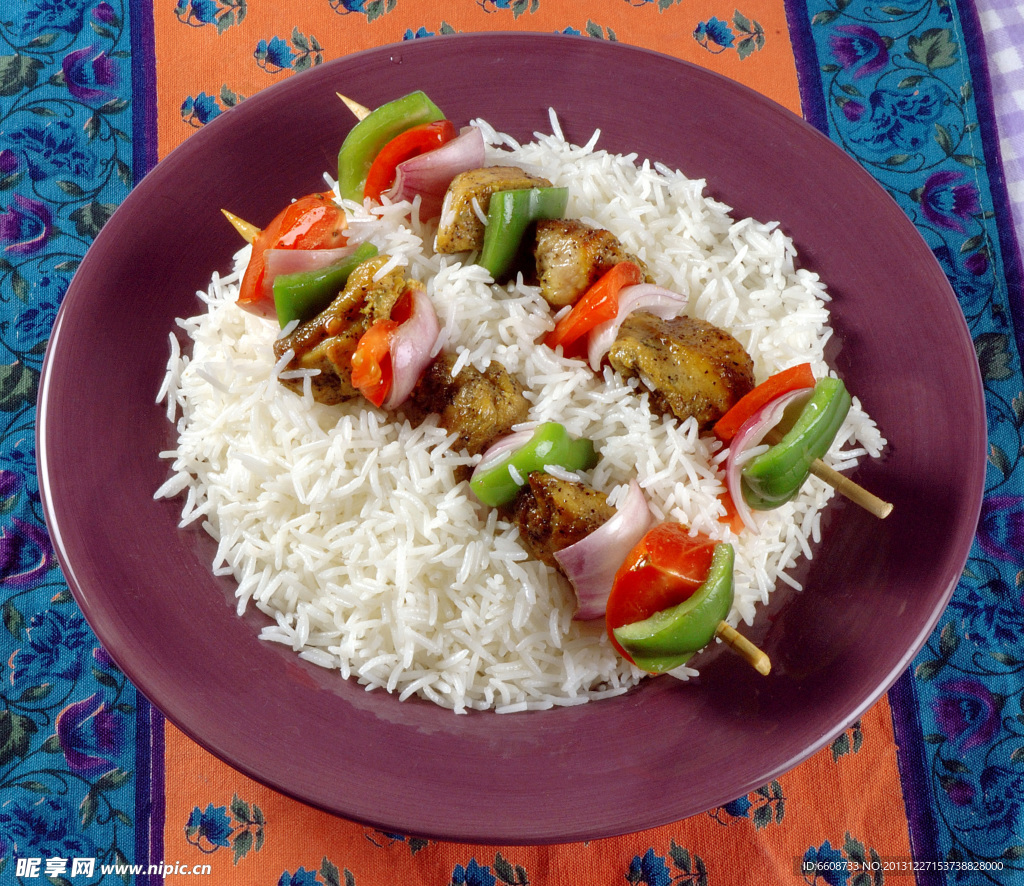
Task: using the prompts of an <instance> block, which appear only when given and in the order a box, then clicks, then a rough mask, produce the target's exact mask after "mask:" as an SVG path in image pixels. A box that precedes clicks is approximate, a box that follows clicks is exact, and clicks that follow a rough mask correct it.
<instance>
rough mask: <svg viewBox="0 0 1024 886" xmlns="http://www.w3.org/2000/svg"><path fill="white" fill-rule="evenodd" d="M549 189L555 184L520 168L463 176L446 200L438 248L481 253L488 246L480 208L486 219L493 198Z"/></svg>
mask: <svg viewBox="0 0 1024 886" xmlns="http://www.w3.org/2000/svg"><path fill="white" fill-rule="evenodd" d="M549 187H551V182H549V181H548V180H547V179H544V178H540V177H539V176H536V175H530V173H528V172H525V171H524V170H522V169H520V168H519V167H517V166H485V167H483V168H482V169H470V170H467V171H466V172H460V173H459V174H458V175H457V176H455V178H454V179H453V180H452V183H451V184H450V185H449V186H448V191H447V193H446V194H445V196H444V204H443V205H442V207H441V219H440V221H439V222H438V228H437V237H436V239H435V241H434V248H435V249H436V250H437V251H438V252H444V253H453V252H468V251H469V250H472V249H480V247H482V246H483V243H484V223H483V222H482V221H481V220H480V216H479V215H478V214H477V207H479V210H480V212H482V213H484V215H486V214H487V208H488V207H489V206H490V205H491V194H493V193H494V192H495V191H514V190H518V189H520V188H549ZM474 201H476V206H474V205H473V203H474Z"/></svg>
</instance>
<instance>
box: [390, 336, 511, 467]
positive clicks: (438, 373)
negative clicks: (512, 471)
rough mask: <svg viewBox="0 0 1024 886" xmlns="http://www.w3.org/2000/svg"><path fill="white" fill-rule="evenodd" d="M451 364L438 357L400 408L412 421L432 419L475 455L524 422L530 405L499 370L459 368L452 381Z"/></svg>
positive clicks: (493, 367) (495, 366)
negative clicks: (433, 415)
mask: <svg viewBox="0 0 1024 886" xmlns="http://www.w3.org/2000/svg"><path fill="white" fill-rule="evenodd" d="M455 359H456V358H455V357H454V356H452V355H451V354H446V353H441V354H440V355H439V356H438V357H437V359H436V360H434V362H433V363H431V364H430V366H428V367H427V369H426V371H425V372H424V373H423V377H422V378H421V379H420V380H419V383H418V384H417V385H416V387H415V388H413V391H412V395H411V396H410V398H409V401H407V402H406V404H405V405H404V406H403V407H402V408H403V409H404V410H405V411H406V413H407V414H409V416H410V418H413V419H414V420H417V421H422V420H423V419H424V418H425V417H426V416H427V415H429V414H430V413H437V414H438V415H439V416H440V421H439V424H440V425H441V427H443V428H444V429H445V430H447V431H448V432H449V433H456V434H458V435H459V441H458V445H459V446H460V447H462V448H464V449H466V450H468V451H469V452H470V454H473V455H475V454H476V453H478V452H482V451H483V450H484V448H486V446H487V445H488V444H489V443H490V442H491V441H492V440H495V439H497V438H498V437H500V436H502V435H504V434H507V433H508V432H509V430H511V428H512V426H513V425H516V424H519V423H520V422H523V421H525V420H526V414H527V411H528V409H529V406H530V404H529V403H527V401H526V398H525V397H524V396H523V388H522V385H520V384H519V382H518V381H516V379H515V378H514V377H513V376H512V375H510V374H509V372H508V371H507V370H506V369H505V368H504V367H503V366H500V365H499V364H497V363H492V364H491V365H490V366H488V367H487V371H486V372H480V371H479V370H477V369H474V368H473V367H472V366H464V367H463V368H462V369H461V370H460V371H459V374H458V375H457V376H453V375H452V368H453V366H454V365H455Z"/></svg>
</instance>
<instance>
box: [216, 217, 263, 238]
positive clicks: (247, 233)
mask: <svg viewBox="0 0 1024 886" xmlns="http://www.w3.org/2000/svg"><path fill="white" fill-rule="evenodd" d="M221 212H223V213H224V217H225V218H226V219H227V220H228V221H229V222H231V225H232V226H233V227H234V229H235V230H236V231H238V233H239V234H241V235H242V237H244V238H245V242H246V243H252V241H253V240H255V239H256V238H257V237H258V236H259V234H260V229H259V228H257V227H256V225H254V224H252V223H251V222H247V221H246V220H245V219H244V218H239V217H238V216H237V215H235V214H234V213H233V212H228V211H227V210H226V209H222V210H221Z"/></svg>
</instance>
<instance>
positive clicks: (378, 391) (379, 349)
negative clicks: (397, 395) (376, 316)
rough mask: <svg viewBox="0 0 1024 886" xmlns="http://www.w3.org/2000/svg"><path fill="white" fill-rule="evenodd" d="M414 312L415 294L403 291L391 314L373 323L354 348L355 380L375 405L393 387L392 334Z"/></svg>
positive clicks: (353, 370) (379, 402)
mask: <svg viewBox="0 0 1024 886" xmlns="http://www.w3.org/2000/svg"><path fill="white" fill-rule="evenodd" d="M411 312H412V298H411V297H410V296H409V294H408V293H403V294H402V296H401V297H400V298H399V299H398V301H396V302H395V305H394V307H393V308H392V309H391V315H390V316H389V317H388V318H387V319H385V320H378V321H377V322H376V323H373V324H372V325H371V326H370V328H369V329H367V330H366V332H364V333H363V334H362V335H361V336H360V337H359V341H358V342H356V349H355V351H353V352H352V384H353V385H354V386H355V387H356V388H357V389H358V390H359V392H360V393H361V394H362V395H363V396H364V397H366V399H367V400H369V401H370V402H371V403H372V404H373V405H374V406H380V405H381V404H382V403H383V402H384V401H385V400H386V399H387V397H388V393H389V392H390V391H391V384H392V371H391V336H392V335H393V334H394V332H395V330H396V329H398V327H399V326H401V325H402V324H403V323H404V322H405V321H406V320H408V319H409V315H410V314H411Z"/></svg>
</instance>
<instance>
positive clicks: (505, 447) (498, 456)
mask: <svg viewBox="0 0 1024 886" xmlns="http://www.w3.org/2000/svg"><path fill="white" fill-rule="evenodd" d="M535 430H536V429H535V428H527V429H526V430H523V431H515V432H514V433H511V434H507V435H506V436H504V437H501V438H500V439H498V440H495V441H494V442H493V443H492V444H491V445H490V446H489V447H487V450H486V451H485V452H484V456H483V458H482V459H480V463H479V464H478V465H477V466H476V467H475V468H473V477H471V478H470V479H473V478H475V477H476V476H477V475H478V474H483V473H485V472H486V471H489V470H490V469H491V468H493V467H494V466H495V465H496V464H497V463H498V462H500V461H501V460H502V459H503V458H504V457H505V456H506V455H511V454H512V453H513V452H515V451H516V450H517V449H519V448H521V447H523V446H525V445H526V444H527V443H529V442H530V440H531V439H532V438H533V433H534V431H535Z"/></svg>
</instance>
